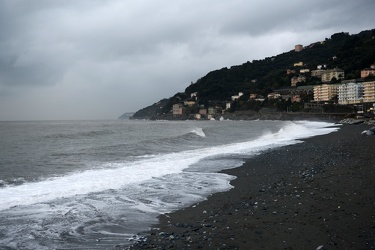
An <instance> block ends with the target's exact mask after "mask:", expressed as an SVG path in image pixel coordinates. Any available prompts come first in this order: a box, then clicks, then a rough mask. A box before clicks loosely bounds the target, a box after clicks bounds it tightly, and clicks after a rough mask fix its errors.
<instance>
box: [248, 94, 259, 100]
mask: <svg viewBox="0 0 375 250" xmlns="http://www.w3.org/2000/svg"><path fill="white" fill-rule="evenodd" d="M257 96H258V94H254V93H252V94H250V95H249V99H256V98H257Z"/></svg>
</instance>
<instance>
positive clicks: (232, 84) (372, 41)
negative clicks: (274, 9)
mask: <svg viewBox="0 0 375 250" xmlns="http://www.w3.org/2000/svg"><path fill="white" fill-rule="evenodd" d="M298 62H303V66H294V64H295V63H298ZM374 62H375V29H373V30H369V31H362V32H360V33H359V34H355V35H349V34H348V33H344V32H342V33H336V34H333V35H332V36H331V37H330V38H326V39H325V40H324V41H318V42H316V43H313V44H310V45H308V46H305V47H304V49H303V50H302V51H300V52H296V51H295V50H291V51H289V52H285V53H282V54H280V55H277V56H274V57H269V58H265V59H263V60H254V61H252V62H249V61H248V62H246V63H244V64H242V65H237V66H232V67H230V68H222V69H219V70H214V71H211V72H209V73H208V74H207V75H205V76H204V77H202V78H200V79H198V80H197V81H196V82H195V83H192V84H191V85H190V86H188V87H187V88H186V89H185V91H184V92H183V93H177V94H176V95H174V96H173V97H170V98H169V99H163V100H161V101H160V102H158V103H155V104H153V105H151V106H149V107H146V108H143V109H141V110H139V111H137V112H136V113H135V114H134V115H133V117H132V118H134V119H157V118H158V117H160V116H163V115H164V116H165V115H168V114H171V109H172V105H173V104H176V103H179V102H181V101H183V100H188V99H189V98H190V96H191V94H192V93H195V92H197V103H196V105H195V106H193V107H190V106H189V107H187V108H188V109H189V110H188V112H190V113H193V112H196V111H197V110H198V109H199V107H205V108H208V106H210V105H216V106H221V107H224V105H225V102H226V101H230V100H231V96H233V95H236V94H238V92H243V93H244V95H243V97H241V99H240V100H241V101H242V102H239V103H236V105H235V106H234V107H232V109H231V111H232V112H233V111H235V110H246V109H250V110H251V109H253V110H257V109H259V107H257V105H254V104H249V98H248V96H249V94H250V93H252V94H257V95H259V96H263V97H264V96H266V95H267V94H269V93H271V92H272V91H274V90H275V89H280V88H285V87H290V85H291V79H292V77H294V76H298V75H299V73H291V74H287V73H286V71H287V70H295V72H299V70H300V69H309V70H314V69H317V66H318V65H326V67H325V68H326V69H333V68H340V69H342V70H344V72H345V79H356V78H359V77H360V71H361V69H364V68H367V67H369V65H371V64H373V63H374ZM292 72H294V71H292ZM304 75H305V77H306V81H305V82H303V83H300V84H299V86H301V85H315V84H320V83H321V82H320V79H318V78H316V77H312V76H311V73H310V72H307V73H305V74H304ZM262 105H265V107H267V102H265V103H263V104H262Z"/></svg>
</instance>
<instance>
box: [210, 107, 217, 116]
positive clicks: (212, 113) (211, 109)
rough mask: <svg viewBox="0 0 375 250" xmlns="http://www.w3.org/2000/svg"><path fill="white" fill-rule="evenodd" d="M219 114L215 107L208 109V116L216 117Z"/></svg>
mask: <svg viewBox="0 0 375 250" xmlns="http://www.w3.org/2000/svg"><path fill="white" fill-rule="evenodd" d="M216 113H217V109H216V108H214V107H209V108H208V114H209V115H215V114H216Z"/></svg>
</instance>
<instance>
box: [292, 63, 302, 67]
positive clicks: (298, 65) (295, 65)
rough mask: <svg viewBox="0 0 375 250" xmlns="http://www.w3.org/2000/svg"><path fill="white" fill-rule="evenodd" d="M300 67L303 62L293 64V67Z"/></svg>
mask: <svg viewBox="0 0 375 250" xmlns="http://www.w3.org/2000/svg"><path fill="white" fill-rule="evenodd" d="M302 66H303V62H298V63H295V64H294V67H302Z"/></svg>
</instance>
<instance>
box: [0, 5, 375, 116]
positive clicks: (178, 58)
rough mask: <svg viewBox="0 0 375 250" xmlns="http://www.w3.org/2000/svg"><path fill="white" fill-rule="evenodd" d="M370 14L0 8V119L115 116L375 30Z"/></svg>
mask: <svg viewBox="0 0 375 250" xmlns="http://www.w3.org/2000/svg"><path fill="white" fill-rule="evenodd" d="M374 7H375V1H373V0H360V1H349V0H347V1H339V0H332V1H323V0H317V1H303V2H301V1H297V0H287V1H282V2H275V1H271V0H264V1H245V0H233V1H217V0H215V1H214V0H205V1H198V0H193V1H172V0H160V1H151V0H137V1H135V0H125V1H122V0H105V1H102V0H65V1H50V0H33V1H29V0H0V32H1V36H0V97H1V98H0V120H6V119H78V118H81V119H83V118H115V117H117V116H118V115H120V114H121V113H122V112H125V111H131V110H137V109H139V108H142V107H144V106H145V105H149V104H151V103H153V102H155V101H157V100H159V99H161V98H164V97H169V96H171V95H173V94H174V93H175V92H177V91H183V90H184V89H185V87H187V86H188V84H189V83H190V82H191V81H196V80H197V79H198V78H199V77H202V76H203V75H204V74H206V73H207V72H208V71H210V70H214V69H217V68H221V67H225V66H231V65H233V64H241V63H243V62H245V61H248V60H250V61H251V60H253V59H262V58H264V57H266V56H272V55H276V54H278V53H281V52H284V51H288V50H290V49H292V48H293V46H294V44H295V43H302V44H303V43H311V42H315V41H318V40H323V39H324V38H325V37H329V36H330V35H331V34H333V33H335V32H341V31H347V32H350V33H357V32H360V31H361V30H364V29H371V28H374V27H373V26H374V25H373V24H374V23H375V17H374V15H373V13H372V11H373V10H374V9H375V8H374ZM4 107H5V108H4Z"/></svg>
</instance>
